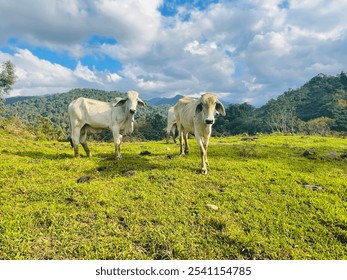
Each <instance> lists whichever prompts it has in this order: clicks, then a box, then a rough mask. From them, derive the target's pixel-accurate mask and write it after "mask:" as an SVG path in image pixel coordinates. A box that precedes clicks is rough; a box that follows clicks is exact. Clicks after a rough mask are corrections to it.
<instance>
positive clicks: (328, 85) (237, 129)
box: [0, 72, 347, 140]
mask: <svg viewBox="0 0 347 280" xmlns="http://www.w3.org/2000/svg"><path fill="white" fill-rule="evenodd" d="M81 96H83V97H87V98H93V99H98V100H102V101H112V100H113V99H114V98H115V97H117V96H124V93H122V92H118V91H102V90H96V89H74V90H71V91H69V92H66V93H60V94H54V95H50V96H40V97H31V98H11V99H9V102H6V107H5V110H2V112H0V114H1V115H0V116H2V117H5V118H10V117H13V116H18V117H19V118H21V119H22V120H23V121H24V123H25V124H26V125H29V126H32V127H35V128H36V129H37V128H40V127H41V128H43V131H42V132H43V133H45V131H47V130H54V129H55V130H56V131H60V132H59V137H65V138H66V137H67V135H68V132H69V121H68V115H67V107H68V105H69V103H70V102H71V101H72V100H74V99H76V98H78V97H81ZM178 97H179V96H178ZM178 97H177V96H176V97H175V98H173V99H168V98H155V99H152V101H153V103H155V104H161V105H159V106H155V105H152V104H151V103H149V102H147V105H146V106H145V107H143V108H140V109H139V110H138V112H137V113H136V117H135V119H136V122H137V128H136V129H135V131H134V134H133V135H132V138H136V139H141V140H159V139H162V138H163V137H164V135H165V127H166V114H167V110H168V107H169V106H170V105H169V104H173V102H176V99H177V98H178ZM163 104H164V105H163ZM330 131H338V132H347V75H346V74H345V73H344V72H342V73H341V74H339V75H336V76H327V75H324V74H319V75H317V76H316V77H314V78H312V79H311V80H310V81H309V82H307V83H306V84H304V85H303V86H302V87H300V88H299V89H295V90H294V89H289V90H288V91H286V92H285V93H284V94H282V95H280V96H279V97H278V98H277V99H271V100H270V101H268V102H267V103H266V104H265V105H264V106H262V107H261V108H255V107H254V106H252V105H250V104H247V103H244V104H231V105H229V106H226V116H225V117H221V116H218V117H217V121H216V124H215V125H214V130H213V134H214V135H235V134H242V133H248V134H256V133H271V132H281V133H298V132H301V133H306V134H319V135H325V134H327V133H329V132H330ZM53 134H54V133H53ZM110 137H111V135H110V134H109V133H108V132H105V133H103V134H102V135H101V136H99V138H97V139H99V140H101V139H109V138H110Z"/></svg>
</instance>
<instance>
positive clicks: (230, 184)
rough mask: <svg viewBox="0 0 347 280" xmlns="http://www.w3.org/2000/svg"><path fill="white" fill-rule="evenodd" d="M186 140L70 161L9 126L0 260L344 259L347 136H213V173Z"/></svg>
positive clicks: (53, 144) (106, 148) (60, 150)
mask: <svg viewBox="0 0 347 280" xmlns="http://www.w3.org/2000/svg"><path fill="white" fill-rule="evenodd" d="M14 121H16V122H15V123H14ZM244 140H248V141H244ZM252 140H253V141H252ZM189 141H190V145H191V154H190V155H188V156H183V157H181V156H178V152H179V151H178V150H179V148H178V147H177V146H176V145H174V144H166V143H164V141H162V140H161V141H146V142H126V143H124V144H123V145H122V154H123V158H122V159H121V160H118V161H116V160H114V157H113V145H112V144H111V143H106V142H100V143H97V142H91V143H90V148H91V150H92V152H93V155H94V156H93V157H92V158H86V157H81V158H74V157H73V151H72V149H71V147H70V144H69V143H66V142H57V141H47V140H37V138H36V137H35V135H33V134H32V131H31V130H30V131H27V130H26V127H25V126H24V125H23V124H22V123H21V121H20V120H19V119H13V120H12V121H3V122H2V123H1V127H0V174H1V176H0V190H1V191H0V216H1V219H0V259H11V260H12V259H13V260H14V259H16V260H17V259H39V260H44V259H84V260H86V259H102V260H106V259H117V260H119V259H124V260H129V259H139V260H144V259H156V260H165V259H190V260H191V259H285V260H287V259H316V260H317V259H347V227H346V225H347V216H346V209H347V169H346V166H347V165H346V163H347V162H346V160H347V159H346V157H347V155H346V152H347V143H346V139H344V138H334V137H321V136H300V135H297V136H280V135H270V136H269V135H268V136H266V135H263V136H261V135H260V136H258V138H252V137H247V138H242V137H240V136H233V137H224V138H212V139H211V142H210V145H209V162H210V167H209V174H208V175H201V174H200V173H199V172H198V171H199V162H200V158H199V151H198V147H197V145H196V143H195V139H189ZM143 151H146V153H143Z"/></svg>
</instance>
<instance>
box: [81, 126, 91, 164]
mask: <svg viewBox="0 0 347 280" xmlns="http://www.w3.org/2000/svg"><path fill="white" fill-rule="evenodd" d="M80 143H81V145H82V147H83V149H84V150H85V152H86V154H87V157H91V156H92V154H91V152H90V150H89V147H88V144H87V129H85V128H82V129H81V136H80Z"/></svg>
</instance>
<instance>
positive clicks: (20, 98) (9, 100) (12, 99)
mask: <svg viewBox="0 0 347 280" xmlns="http://www.w3.org/2000/svg"><path fill="white" fill-rule="evenodd" d="M31 98H35V96H15V97H8V98H5V103H6V105H10V104H13V103H16V102H19V101H23V100H27V99H31Z"/></svg>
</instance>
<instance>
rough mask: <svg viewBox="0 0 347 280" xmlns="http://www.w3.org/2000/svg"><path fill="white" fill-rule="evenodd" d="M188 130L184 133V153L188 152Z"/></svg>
mask: <svg viewBox="0 0 347 280" xmlns="http://www.w3.org/2000/svg"><path fill="white" fill-rule="evenodd" d="M188 134H189V133H188V132H187V133H184V135H183V136H184V153H185V154H186V155H188V154H189V146H188Z"/></svg>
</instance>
